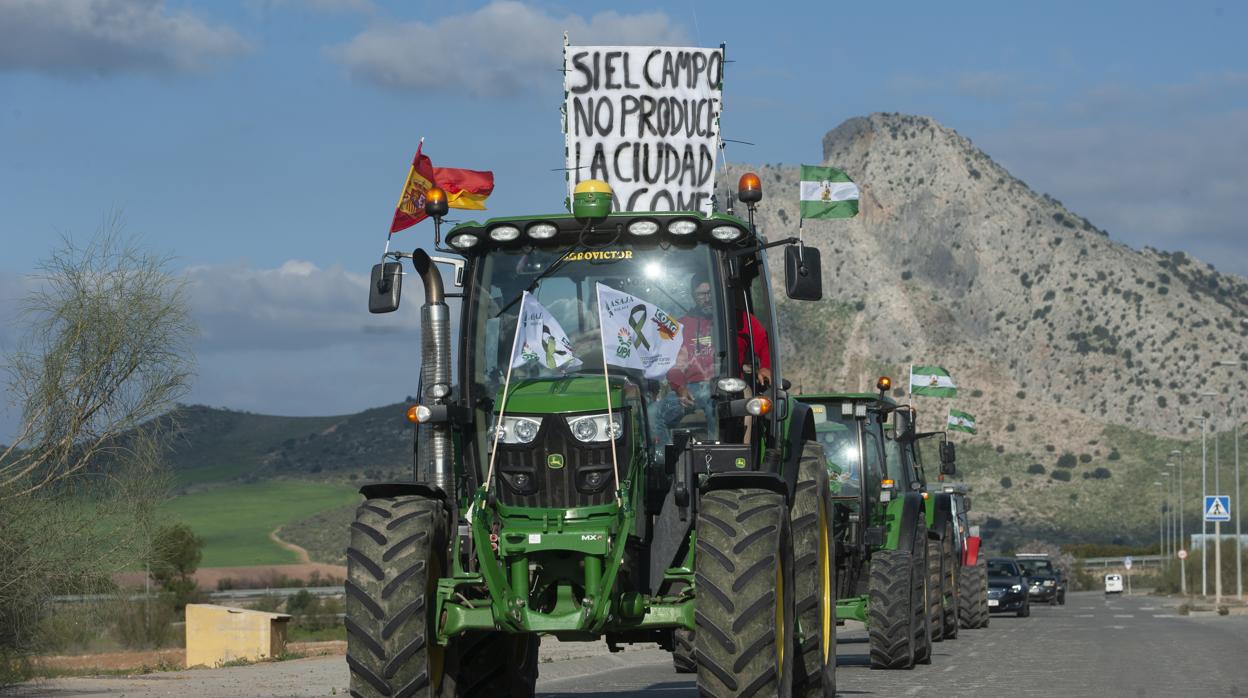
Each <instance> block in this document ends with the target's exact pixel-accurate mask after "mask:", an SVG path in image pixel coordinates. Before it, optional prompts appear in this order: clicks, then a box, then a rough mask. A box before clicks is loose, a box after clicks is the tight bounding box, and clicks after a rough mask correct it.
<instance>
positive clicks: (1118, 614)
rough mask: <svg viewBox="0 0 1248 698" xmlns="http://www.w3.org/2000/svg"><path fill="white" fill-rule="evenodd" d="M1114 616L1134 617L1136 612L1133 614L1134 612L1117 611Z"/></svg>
mask: <svg viewBox="0 0 1248 698" xmlns="http://www.w3.org/2000/svg"><path fill="white" fill-rule="evenodd" d="M1114 617H1115V618H1134V617H1135V614H1133V613H1115V614H1114Z"/></svg>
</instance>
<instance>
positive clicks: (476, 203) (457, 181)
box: [433, 167, 494, 211]
mask: <svg viewBox="0 0 1248 698" xmlns="http://www.w3.org/2000/svg"><path fill="white" fill-rule="evenodd" d="M433 181H434V182H436V183H437V186H438V188H439V189H441V190H443V191H445V192H446V203H447V205H448V206H450V207H451V208H467V209H473V210H476V211H484V210H485V199H486V197H488V196H489V195H490V194H492V193H493V192H494V173H493V172H479V171H477V170H461V169H459V168H457V167H435V168H433Z"/></svg>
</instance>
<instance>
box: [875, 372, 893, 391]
mask: <svg viewBox="0 0 1248 698" xmlns="http://www.w3.org/2000/svg"><path fill="white" fill-rule="evenodd" d="M892 387H893V379H892V378H889V377H888V376H880V379H879V380H878V381H876V382H875V388H876V389H877V390H879V391H880V392H886V391H888V390H891V389H892Z"/></svg>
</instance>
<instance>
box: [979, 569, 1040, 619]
mask: <svg viewBox="0 0 1248 698" xmlns="http://www.w3.org/2000/svg"><path fill="white" fill-rule="evenodd" d="M988 611H989V612H990V613H1006V612H1009V611H1013V612H1014V613H1016V614H1017V615H1018V617H1019V618H1026V617H1027V616H1030V615H1031V598H1030V596H1029V595H1028V593H1027V578H1026V577H1025V576H1024V575H1023V570H1022V568H1021V567H1019V566H1018V562H1017V561H1016V560H1014V559H1013V558H1008V557H994V558H989V559H988Z"/></svg>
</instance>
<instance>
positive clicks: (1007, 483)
mask: <svg viewBox="0 0 1248 698" xmlns="http://www.w3.org/2000/svg"><path fill="white" fill-rule="evenodd" d="M1013 486H1014V481H1013V480H1011V479H1010V478H1009V477H1003V478H1001V489H1003V490H1008V489H1010V488H1011V487H1013Z"/></svg>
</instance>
